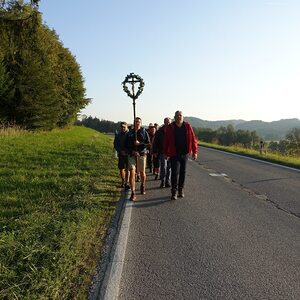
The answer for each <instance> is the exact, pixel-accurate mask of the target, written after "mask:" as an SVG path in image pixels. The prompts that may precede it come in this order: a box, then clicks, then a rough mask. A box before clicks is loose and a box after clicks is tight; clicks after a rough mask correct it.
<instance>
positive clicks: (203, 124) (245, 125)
mask: <svg viewBox="0 0 300 300" xmlns="http://www.w3.org/2000/svg"><path fill="white" fill-rule="evenodd" d="M185 120H187V121H189V122H190V123H191V124H192V126H193V127H195V128H210V129H213V130H216V129H219V128H220V127H227V126H228V125H232V126H233V127H234V129H236V130H239V129H241V130H249V131H256V132H257V133H258V134H259V135H260V136H261V137H262V138H264V139H266V140H280V139H284V138H285V136H286V134H288V133H289V132H290V131H291V130H292V129H294V128H300V120H299V119H297V118H294V119H282V120H279V121H273V122H264V121H261V120H252V121H245V120H240V119H239V120H223V121H207V120H202V119H199V118H195V117H185Z"/></svg>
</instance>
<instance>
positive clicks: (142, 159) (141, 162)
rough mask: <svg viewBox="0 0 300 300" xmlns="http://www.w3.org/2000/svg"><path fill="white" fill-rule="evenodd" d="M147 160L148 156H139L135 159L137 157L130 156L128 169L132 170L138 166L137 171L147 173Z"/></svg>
mask: <svg viewBox="0 0 300 300" xmlns="http://www.w3.org/2000/svg"><path fill="white" fill-rule="evenodd" d="M146 159H147V155H144V156H137V157H136V159H135V156H128V169H129V170H131V169H133V168H134V167H135V165H136V171H137V172H143V173H145V172H146Z"/></svg>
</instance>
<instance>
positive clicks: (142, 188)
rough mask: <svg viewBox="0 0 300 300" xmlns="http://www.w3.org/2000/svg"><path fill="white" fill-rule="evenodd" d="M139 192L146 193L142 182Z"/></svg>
mask: <svg viewBox="0 0 300 300" xmlns="http://www.w3.org/2000/svg"><path fill="white" fill-rule="evenodd" d="M141 194H142V195H145V194H146V192H145V186H144V185H143V184H141Z"/></svg>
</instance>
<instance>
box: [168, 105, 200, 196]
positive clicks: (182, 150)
mask: <svg viewBox="0 0 300 300" xmlns="http://www.w3.org/2000/svg"><path fill="white" fill-rule="evenodd" d="M174 118H175V121H174V122H172V123H171V124H170V125H168V127H167V130H166V135H165V139H164V154H165V156H166V157H167V158H168V159H170V161H171V185H172V189H171V193H172V196H171V199H172V200H176V199H177V188H178V197H180V198H182V197H184V193H183V188H184V181H185V171H186V163H187V160H188V155H189V154H191V155H192V157H193V159H197V153H198V143H197V139H196V137H195V134H194V131H193V128H192V126H191V125H190V124H189V123H187V122H184V121H183V115H182V112H181V111H179V110H178V111H176V112H175V117H174Z"/></svg>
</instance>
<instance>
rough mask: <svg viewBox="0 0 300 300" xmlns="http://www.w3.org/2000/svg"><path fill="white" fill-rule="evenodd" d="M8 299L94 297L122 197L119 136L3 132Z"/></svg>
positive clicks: (3, 272)
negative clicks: (95, 277)
mask: <svg viewBox="0 0 300 300" xmlns="http://www.w3.org/2000/svg"><path fill="white" fill-rule="evenodd" d="M0 142H1V148H0V299H86V298H87V295H88V286H89V283H90V279H91V275H92V273H93V271H94V270H95V268H96V263H97V261H98V259H99V256H100V252H101V245H102V243H103V239H104V237H105V233H106V229H107V227H108V226H109V224H110V221H111V218H112V216H113V214H114V211H115V204H116V201H117V200H118V198H119V189H118V188H117V186H116V183H117V182H118V170H117V167H116V166H117V163H116V159H115V157H114V155H113V151H112V149H113V147H112V139H111V138H109V137H107V136H105V135H103V134H101V133H99V132H96V131H94V130H91V129H88V128H84V127H71V128H69V129H66V130H55V131H52V132H50V133H49V132H48V133H38V134H37V133H35V134H33V133H27V134H22V135H17V136H14V135H12V136H0Z"/></svg>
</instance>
